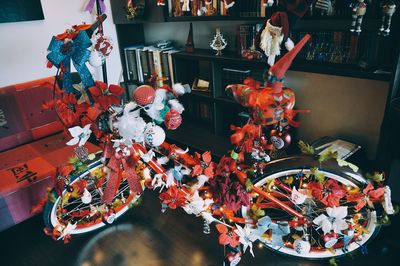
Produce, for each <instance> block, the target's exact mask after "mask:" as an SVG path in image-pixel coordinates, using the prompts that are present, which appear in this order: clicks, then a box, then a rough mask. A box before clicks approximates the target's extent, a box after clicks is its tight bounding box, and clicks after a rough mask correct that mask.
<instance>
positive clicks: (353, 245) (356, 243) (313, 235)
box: [253, 156, 379, 259]
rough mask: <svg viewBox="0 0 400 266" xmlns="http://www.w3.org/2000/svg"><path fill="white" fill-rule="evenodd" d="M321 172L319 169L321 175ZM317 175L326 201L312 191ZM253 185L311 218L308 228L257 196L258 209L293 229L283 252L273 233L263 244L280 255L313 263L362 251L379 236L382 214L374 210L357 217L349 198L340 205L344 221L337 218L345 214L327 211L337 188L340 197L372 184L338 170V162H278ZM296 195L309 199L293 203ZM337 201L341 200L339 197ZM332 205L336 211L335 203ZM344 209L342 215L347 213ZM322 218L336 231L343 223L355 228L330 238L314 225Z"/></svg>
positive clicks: (347, 170) (303, 159)
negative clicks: (337, 214)
mask: <svg viewBox="0 0 400 266" xmlns="http://www.w3.org/2000/svg"><path fill="white" fill-rule="evenodd" d="M315 169H318V172H317V173H316V170H315ZM316 175H318V178H320V179H322V178H323V184H324V186H323V187H322V190H321V193H322V196H324V197H325V198H322V199H321V198H316V197H315V194H313V193H314V191H313V190H312V191H313V193H310V190H311V189H310V188H312V187H313V186H314V185H315V184H316V179H317V177H316ZM329 180H331V181H329ZM253 184H254V186H256V187H258V188H261V189H263V190H264V191H268V193H272V194H274V195H276V196H277V197H278V198H279V199H280V200H281V201H283V202H285V203H286V204H288V205H290V206H291V207H293V209H295V210H296V211H298V212H299V213H301V214H302V215H304V217H305V221H306V222H302V221H300V220H299V219H298V218H296V217H294V216H293V215H291V214H288V213H287V212H286V211H284V210H283V209H281V208H279V206H277V205H275V204H273V203H271V202H268V201H267V200H265V199H263V198H261V197H260V196H258V195H253V196H254V197H253V203H256V206H258V207H260V208H261V209H262V210H263V211H264V212H265V214H266V215H268V216H269V217H270V218H271V219H272V221H275V222H276V223H280V222H285V223H286V222H287V223H288V224H289V225H290V233H289V234H287V235H284V236H283V241H284V245H283V246H274V245H273V242H272V239H271V237H272V235H271V234H272V232H271V230H270V231H269V232H267V234H264V235H263V237H262V238H261V239H260V240H261V242H263V243H264V244H265V245H266V246H267V247H268V248H270V249H272V250H274V251H278V252H280V253H283V254H286V255H291V256H296V257H302V258H309V259H326V258H331V257H337V256H342V255H344V254H347V253H349V252H352V251H355V250H357V249H359V248H360V247H362V246H363V245H364V244H365V243H366V242H367V241H369V240H370V239H371V238H372V237H373V236H374V235H375V234H376V233H377V232H378V230H379V226H378V225H377V224H376V221H377V212H376V210H374V209H372V208H370V207H369V206H368V205H366V206H364V207H363V208H362V209H360V210H357V211H356V210H355V208H356V204H355V203H354V202H350V201H348V200H346V198H345V196H342V197H340V198H339V199H336V200H338V201H337V203H339V205H340V208H341V207H343V208H345V209H346V216H345V217H344V218H343V219H341V217H334V216H335V215H333V213H334V212H336V210H339V209H337V208H336V207H335V208H331V207H328V206H327V201H326V199H327V197H329V193H330V192H329V191H330V190H329V189H330V188H333V190H331V192H332V193H334V192H335V191H334V190H335V189H336V190H337V191H341V192H343V193H344V191H346V193H351V192H352V191H353V192H354V191H360V190H362V188H363V187H365V186H366V185H367V181H366V180H365V179H364V178H363V176H362V175H360V174H359V173H356V172H353V171H352V170H350V168H347V167H340V166H338V164H337V163H336V161H328V162H324V163H322V164H320V163H319V161H318V160H317V159H315V158H313V157H308V156H297V157H289V158H284V159H280V160H276V161H273V162H271V163H269V164H268V166H267V167H266V170H265V172H264V174H263V176H262V177H260V178H258V179H256V180H253ZM308 187H310V188H308ZM294 189H295V190H298V191H301V192H302V193H301V194H297V196H298V195H300V196H301V195H305V196H306V199H305V201H304V202H301V200H300V201H299V200H298V198H297V200H295V199H294V198H293V197H296V196H293V195H294V194H292V193H291V192H292V191H293V190H294ZM317 192H318V191H317ZM296 193H297V192H295V194H296ZM324 193H325V195H324ZM332 195H334V194H332ZM342 195H343V194H342ZM332 197H333V196H332ZM328 199H329V198H328ZM331 200H335V199H334V197H333V198H331ZM328 205H329V202H328ZM330 205H332V202H331V204H330ZM343 208H342V209H341V210H344V209H343ZM329 213H330V214H331V215H332V217H331V216H330V215H329ZM321 215H324V216H325V217H323V216H321ZM319 216H321V217H323V218H324V219H325V220H326V221H327V222H329V223H331V225H336V224H335V223H336V222H337V223H339V222H340V221H342V220H343V221H345V222H346V223H347V224H349V226H348V228H346V229H345V230H340V232H339V233H338V232H335V231H334V230H331V231H330V232H329V233H327V232H324V231H323V230H322V229H321V226H320V225H317V224H316V223H315V222H314V221H316V218H317V217H319ZM339 216H340V215H339ZM335 219H337V220H335ZM339 220H340V221H339ZM327 222H326V223H327ZM328 227H329V224H328ZM328 229H329V228H328ZM325 230H326V228H325ZM336 231H339V230H336ZM297 239H299V240H297ZM296 240H297V241H296Z"/></svg>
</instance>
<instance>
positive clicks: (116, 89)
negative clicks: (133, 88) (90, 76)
mask: <svg viewBox="0 0 400 266" xmlns="http://www.w3.org/2000/svg"><path fill="white" fill-rule="evenodd" d="M89 91H90V93H91V95H92V96H93V98H94V101H95V102H97V103H99V104H100V106H101V107H102V108H103V109H104V110H107V109H108V108H109V107H110V106H111V105H118V104H119V103H120V99H119V96H120V95H121V94H123V93H124V89H123V88H122V87H120V86H118V85H110V86H108V85H107V84H106V83H104V82H101V81H96V85H95V86H92V87H90V88H89Z"/></svg>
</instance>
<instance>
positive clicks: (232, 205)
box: [210, 175, 250, 212]
mask: <svg viewBox="0 0 400 266" xmlns="http://www.w3.org/2000/svg"><path fill="white" fill-rule="evenodd" d="M231 177H234V178H236V177H235V176H234V175H231V176H228V177H226V176H217V177H216V178H214V179H213V180H211V182H210V189H211V191H212V194H213V195H214V197H215V201H216V202H218V203H221V204H223V205H225V207H226V208H227V209H229V210H232V211H234V212H236V211H237V210H239V209H240V208H241V207H242V206H248V205H249V204H250V197H249V194H248V193H247V191H246V189H245V188H244V187H243V185H242V184H240V182H239V181H236V180H235V181H232V179H231Z"/></svg>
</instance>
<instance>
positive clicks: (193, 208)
mask: <svg viewBox="0 0 400 266" xmlns="http://www.w3.org/2000/svg"><path fill="white" fill-rule="evenodd" d="M187 200H188V201H189V203H188V204H186V205H185V206H183V209H184V210H185V212H186V213H187V214H194V215H196V216H197V215H199V214H200V213H201V212H203V211H205V210H207V209H208V208H209V207H210V205H211V204H212V203H213V202H214V201H213V200H212V199H203V198H202V197H200V196H199V192H198V191H196V192H194V193H193V195H191V196H188V197H187Z"/></svg>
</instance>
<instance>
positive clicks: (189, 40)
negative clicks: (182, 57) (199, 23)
mask: <svg viewBox="0 0 400 266" xmlns="http://www.w3.org/2000/svg"><path fill="white" fill-rule="evenodd" d="M185 51H186V52H188V53H193V52H194V43H193V24H192V22H190V27H189V34H188V37H187V40H186V44H185Z"/></svg>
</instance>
